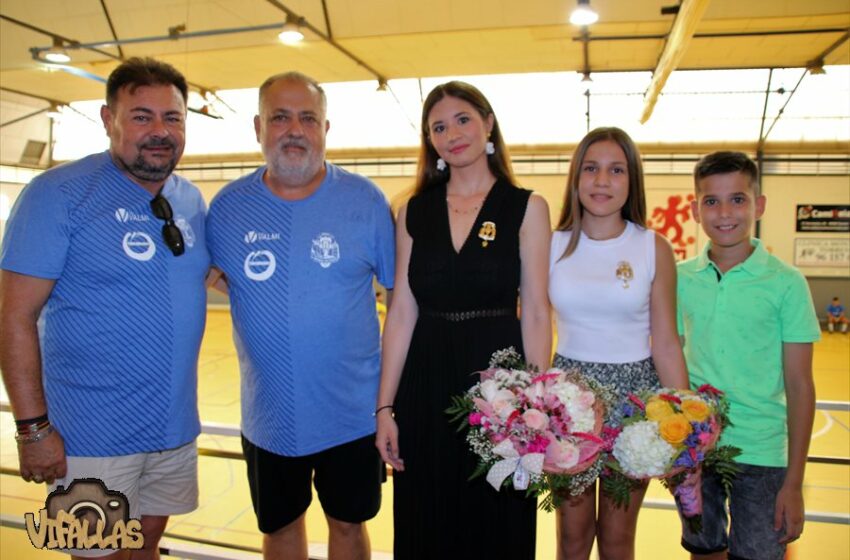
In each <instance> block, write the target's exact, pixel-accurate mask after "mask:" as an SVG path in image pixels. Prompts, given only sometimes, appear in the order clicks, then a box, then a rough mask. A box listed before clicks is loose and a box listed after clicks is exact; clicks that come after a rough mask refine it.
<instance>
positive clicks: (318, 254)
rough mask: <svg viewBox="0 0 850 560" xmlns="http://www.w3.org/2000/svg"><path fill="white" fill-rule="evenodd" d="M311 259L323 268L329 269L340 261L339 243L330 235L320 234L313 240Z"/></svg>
mask: <svg viewBox="0 0 850 560" xmlns="http://www.w3.org/2000/svg"><path fill="white" fill-rule="evenodd" d="M310 258H311V259H313V260H314V261H316V262H317V263H319V265H320V266H321V267H322V268H328V267H329V266H330V265H332V264H333V263H335V262H336V261H338V260H339V243H337V242H336V239H334V236H333V235H331V234H330V233H320V234H319V236H318V237H316V238H315V239H314V240H313V246H312V248H311V249H310Z"/></svg>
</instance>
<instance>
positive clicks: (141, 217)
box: [115, 208, 150, 224]
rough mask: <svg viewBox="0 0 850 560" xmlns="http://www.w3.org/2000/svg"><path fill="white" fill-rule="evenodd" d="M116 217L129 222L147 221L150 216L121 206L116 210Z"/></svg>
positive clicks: (122, 221)
mask: <svg viewBox="0 0 850 560" xmlns="http://www.w3.org/2000/svg"><path fill="white" fill-rule="evenodd" d="M115 219H116V220H118V221H119V222H121V223H125V224H126V223H127V222H147V221H148V220H150V217H149V216H146V215H145V214H136V213H134V212H130V211H129V210H127V209H126V208H119V209H117V210H116V211H115Z"/></svg>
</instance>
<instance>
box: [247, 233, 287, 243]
mask: <svg viewBox="0 0 850 560" xmlns="http://www.w3.org/2000/svg"><path fill="white" fill-rule="evenodd" d="M243 239H244V240H245V243H255V242H257V241H277V240H279V239H280V234H279V233H263V232H261V231H254V230H251V231H249V232H248V233H246V234H245V237H243Z"/></svg>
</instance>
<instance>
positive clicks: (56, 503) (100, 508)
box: [44, 478, 130, 535]
mask: <svg viewBox="0 0 850 560" xmlns="http://www.w3.org/2000/svg"><path fill="white" fill-rule="evenodd" d="M44 505H45V508H46V509H47V515H48V517H50V518H51V519H56V518H58V514H59V512H60V511H65V512H66V513H69V514H71V515H73V516H74V517H76V518H77V519H79V520H80V521H83V520H88V522H89V523H88V528H89V531H88V533H89V535H93V534H95V532H96V530H97V524H98V521H102V522H103V534H111V533H112V531H113V528H114V527H115V523H116V522H118V521H123V522H124V524H125V525H126V524H127V522H128V521H129V520H130V505H129V502H128V501H127V497H126V496H124V494H122V493H121V492H118V491H115V490H109V489H107V488H106V485H105V484H104V483H103V481H102V480H99V479H97V478H78V479H76V480H74V481H73V482H71V484H70V485H69V486H68V489H67V490H66V489H65V487H63V486H59V487H58V488H56V490H54V491H53V492H51V493H50V495H49V496H48V497H47V500H46V501H45V504H44Z"/></svg>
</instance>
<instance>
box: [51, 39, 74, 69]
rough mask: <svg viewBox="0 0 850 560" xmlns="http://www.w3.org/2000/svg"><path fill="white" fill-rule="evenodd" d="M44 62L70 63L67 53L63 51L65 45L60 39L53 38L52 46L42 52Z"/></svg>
mask: <svg viewBox="0 0 850 560" xmlns="http://www.w3.org/2000/svg"><path fill="white" fill-rule="evenodd" d="M44 60H46V61H47V62H54V63H56V64H65V63H66V62H71V57H70V56H68V51H66V50H65V44H64V43H63V42H62V39H60V38H59V37H53V46H52V47H50V48H49V49H47V50H46V51H44Z"/></svg>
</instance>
